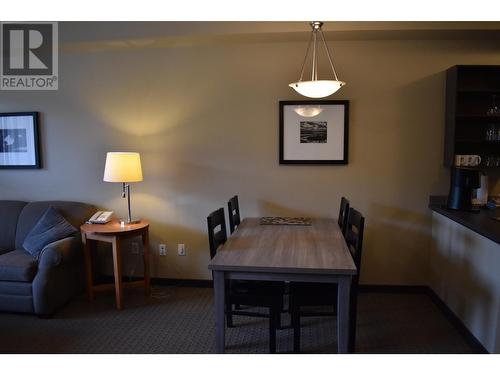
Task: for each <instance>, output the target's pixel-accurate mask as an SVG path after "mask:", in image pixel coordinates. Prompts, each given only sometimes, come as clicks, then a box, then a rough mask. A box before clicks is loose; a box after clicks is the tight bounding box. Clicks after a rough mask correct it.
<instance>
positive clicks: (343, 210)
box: [337, 197, 349, 236]
mask: <svg viewBox="0 0 500 375" xmlns="http://www.w3.org/2000/svg"><path fill="white" fill-rule="evenodd" d="M348 214H349V200H348V199H347V198H345V197H342V198H340V209H339V218H338V220H337V222H338V224H339V227H340V230H341V231H342V234H343V235H344V236H345V233H344V232H345V228H346V226H347V215H348Z"/></svg>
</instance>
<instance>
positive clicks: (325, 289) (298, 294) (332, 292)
mask: <svg viewBox="0 0 500 375" xmlns="http://www.w3.org/2000/svg"><path fill="white" fill-rule="evenodd" d="M290 298H291V299H293V300H294V301H295V302H296V303H298V304H299V305H301V306H331V305H333V306H335V305H336V304H337V284H336V283H335V284H333V283H332V284H330V283H297V282H292V283H290Z"/></svg>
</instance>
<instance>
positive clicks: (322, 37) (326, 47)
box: [319, 28, 339, 81]
mask: <svg viewBox="0 0 500 375" xmlns="http://www.w3.org/2000/svg"><path fill="white" fill-rule="evenodd" d="M319 33H320V35H321V39H323V45H324V46H325V50H326V55H327V56H328V61H329V62H330V66H331V67H332V72H333V76H334V77H335V80H336V81H338V80H339V79H338V77H337V72H336V71H335V65H333V60H332V56H331V55H330V50H329V49H328V45H327V44H326V41H325V36H324V35H323V30H321V28H320V29H319Z"/></svg>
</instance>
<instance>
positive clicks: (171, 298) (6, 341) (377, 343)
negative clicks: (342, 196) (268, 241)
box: [0, 286, 474, 354]
mask: <svg viewBox="0 0 500 375" xmlns="http://www.w3.org/2000/svg"><path fill="white" fill-rule="evenodd" d="M124 300H125V309H124V310H122V311H117V310H115V308H114V296H113V295H112V294H97V296H96V299H95V301H94V302H92V303H88V302H87V301H86V300H85V299H84V298H83V296H82V297H77V298H76V299H75V300H73V301H72V302H71V303H70V304H68V305H67V306H66V307H64V308H63V309H62V310H60V311H59V312H58V313H57V314H56V315H55V316H54V317H53V318H52V319H39V318H38V317H36V316H31V315H22V314H11V313H0V353H96V354H97V353H214V351H215V345H214V344H215V343H214V337H215V328H214V319H213V307H212V303H213V299H212V289H209V288H191V287H176V286H162V287H159V286H155V287H153V293H152V296H151V297H150V298H146V297H144V295H143V294H142V293H141V292H140V291H138V290H137V291H132V290H128V291H126V294H125V299H124ZM358 308H359V310H358V332H357V341H356V351H357V352H358V353H473V352H474V349H473V348H472V347H471V346H470V345H469V344H468V343H467V341H466V340H465V339H464V338H463V336H462V335H461V334H460V333H459V332H458V331H457V330H456V329H455V327H454V326H453V325H452V324H451V323H450V322H449V321H448V320H447V318H446V317H445V316H444V315H443V313H442V312H441V311H440V310H439V309H438V308H437V307H436V306H435V305H434V303H433V302H432V301H431V299H430V298H429V297H428V296H426V295H424V294H388V293H361V294H360V297H359V307H358ZM234 321H235V325H236V327H235V328H231V329H227V330H226V332H227V333H226V346H227V349H226V351H227V352H228V353H266V352H267V350H268V329H267V327H268V324H267V320H266V319H262V318H253V317H235V318H234ZM283 321H284V323H285V324H286V323H289V317H288V314H283ZM335 337H336V323H335V319H333V318H332V317H319V318H316V317H310V318H303V329H302V351H303V352H305V353H335V352H336V339H335ZM292 346H293V331H292V330H291V329H286V328H285V329H283V330H279V331H278V333H277V350H278V352H280V353H290V352H291V351H292Z"/></svg>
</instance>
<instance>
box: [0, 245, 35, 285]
mask: <svg viewBox="0 0 500 375" xmlns="http://www.w3.org/2000/svg"><path fill="white" fill-rule="evenodd" d="M36 272H37V261H36V259H35V258H33V256H32V255H31V254H30V253H28V252H26V251H24V250H14V251H10V252H8V253H6V254H2V255H1V256H0V281H24V282H31V281H32V280H33V278H34V277H35V274H36Z"/></svg>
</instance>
